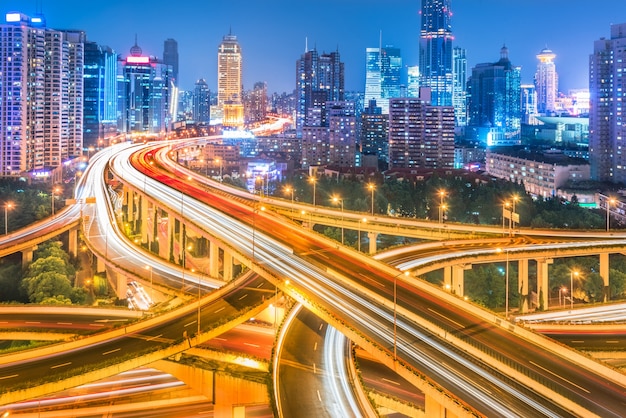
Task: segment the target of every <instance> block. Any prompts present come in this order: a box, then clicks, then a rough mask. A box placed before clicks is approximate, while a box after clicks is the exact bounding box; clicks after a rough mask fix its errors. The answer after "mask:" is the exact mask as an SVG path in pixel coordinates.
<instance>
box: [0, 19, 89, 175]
mask: <svg viewBox="0 0 626 418" xmlns="http://www.w3.org/2000/svg"><path fill="white" fill-rule="evenodd" d="M84 42H85V34H84V33H83V32H81V31H63V30H53V29H49V28H46V24H45V20H44V18H43V17H42V16H36V17H29V16H26V15H24V14H22V13H17V12H11V13H7V14H6V16H5V22H4V24H0V102H1V103H2V105H1V106H0V120H1V121H2V123H0V177H19V176H25V175H29V174H30V175H33V176H38V177H44V178H45V176H46V175H48V173H49V171H50V170H51V169H53V168H56V167H58V166H60V165H61V163H62V162H63V161H65V160H66V159H68V158H70V157H74V156H78V155H80V154H81V152H82V143H83V94H84V92H83V68H84Z"/></svg>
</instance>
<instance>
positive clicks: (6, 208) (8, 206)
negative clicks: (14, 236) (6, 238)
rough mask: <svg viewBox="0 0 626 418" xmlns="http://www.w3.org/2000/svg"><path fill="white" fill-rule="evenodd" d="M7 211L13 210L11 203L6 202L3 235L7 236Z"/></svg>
mask: <svg viewBox="0 0 626 418" xmlns="http://www.w3.org/2000/svg"><path fill="white" fill-rule="evenodd" d="M9 209H13V203H11V202H6V203H5V204H4V235H9V221H8V219H9Z"/></svg>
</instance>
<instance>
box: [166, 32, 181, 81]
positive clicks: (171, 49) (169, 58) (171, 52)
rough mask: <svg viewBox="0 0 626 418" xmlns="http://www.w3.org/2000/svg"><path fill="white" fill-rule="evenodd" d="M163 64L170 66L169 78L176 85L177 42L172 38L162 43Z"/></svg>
mask: <svg viewBox="0 0 626 418" xmlns="http://www.w3.org/2000/svg"><path fill="white" fill-rule="evenodd" d="M163 64H165V65H169V66H170V67H172V77H171V80H172V82H173V83H174V85H175V86H178V42H176V41H175V40H174V39H171V38H169V39H166V40H165V42H164V43H163Z"/></svg>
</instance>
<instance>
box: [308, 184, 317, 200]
mask: <svg viewBox="0 0 626 418" xmlns="http://www.w3.org/2000/svg"><path fill="white" fill-rule="evenodd" d="M309 183H311V184H313V206H315V185H316V183H317V178H315V177H309Z"/></svg>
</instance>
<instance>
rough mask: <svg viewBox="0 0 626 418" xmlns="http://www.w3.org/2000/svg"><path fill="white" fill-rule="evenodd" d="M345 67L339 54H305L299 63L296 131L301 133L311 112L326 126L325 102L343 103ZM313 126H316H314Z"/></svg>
mask: <svg viewBox="0 0 626 418" xmlns="http://www.w3.org/2000/svg"><path fill="white" fill-rule="evenodd" d="M344 94H345V91H344V64H343V62H341V57H340V55H339V51H336V52H331V53H330V54H326V53H322V54H319V53H318V52H317V50H316V49H313V50H311V51H306V52H305V53H304V54H303V55H302V56H301V57H300V59H299V60H298V61H297V62H296V96H297V97H296V100H297V103H296V131H297V133H298V136H300V135H301V134H302V128H303V127H304V126H305V125H307V124H308V125H309V126H314V124H315V123H314V122H307V119H309V117H310V116H312V113H316V112H318V113H319V115H320V118H321V122H320V123H321V124H322V125H326V123H327V122H326V113H327V112H326V111H325V106H326V102H336V101H343V100H344ZM312 124H313V125H312Z"/></svg>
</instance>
